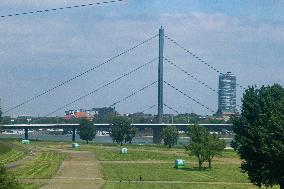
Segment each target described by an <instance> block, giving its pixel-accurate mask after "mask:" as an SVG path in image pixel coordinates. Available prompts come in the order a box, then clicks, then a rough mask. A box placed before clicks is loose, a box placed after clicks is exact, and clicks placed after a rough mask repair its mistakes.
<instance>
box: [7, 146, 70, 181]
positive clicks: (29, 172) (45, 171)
mask: <svg viewBox="0 0 284 189" xmlns="http://www.w3.org/2000/svg"><path fill="white" fill-rule="evenodd" d="M65 156H66V155H65V154H63V153H58V152H42V153H40V155H39V156H38V157H36V158H35V159H34V160H32V161H31V162H28V163H27V164H25V165H22V166H19V167H17V168H15V169H13V170H12V172H13V173H14V174H15V176H16V177H17V178H38V179H46V178H51V177H52V176H53V175H54V174H55V173H56V172H57V170H58V168H59V166H60V164H61V162H62V161H63V160H64V159H65Z"/></svg>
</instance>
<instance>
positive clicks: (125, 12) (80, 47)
mask: <svg viewBox="0 0 284 189" xmlns="http://www.w3.org/2000/svg"><path fill="white" fill-rule="evenodd" d="M94 2H100V1H98V0H96V1H92V0H56V1H54V0H41V1H35V0H1V4H0V15H7V14H14V13H21V12H28V11H36V10H44V9H49V8H58V7H62V6H63V7H66V6H69V5H79V4H86V3H94ZM283 12H284V2H283V1H280V0H271V1H266V0H242V1H240V0H231V1H227V0H202V1H201V0H199V1H198V0H128V1H127V0H126V1H124V2H120V3H113V4H108V5H102V6H91V7H84V8H76V9H68V10H62V11H54V12H48V13H43V14H31V15H23V16H16V17H5V18H0V86H1V90H0V98H1V99H2V101H1V105H2V108H3V110H4V111H5V109H8V108H10V107H12V106H15V105H17V104H19V103H21V102H23V101H25V100H26V99H28V98H30V97H33V96H34V95H37V94H39V93H40V92H42V91H44V90H46V89H48V88H51V87H53V86H55V85H57V84H59V83H60V82H62V81H64V80H67V79H69V78H71V77H73V76H74V75H76V74H78V73H80V72H83V71H85V70H87V69H89V68H91V67H93V66H95V65H98V64H100V63H101V62H103V61H105V60H107V59H108V58H109V57H111V56H114V55H116V54H118V53H120V52H121V51H122V50H124V49H127V48H129V47H131V46H133V45H135V44H137V43H139V42H141V41H143V40H145V39H147V38H149V37H151V36H153V35H155V34H157V33H158V29H159V27H160V26H161V25H163V27H164V28H165V33H166V35H168V36H170V37H171V38H173V39H175V40H176V41H177V42H179V43H181V44H182V45H183V46H185V47H187V48H188V49H190V50H191V51H193V52H194V53H196V54H197V55H198V56H200V57H202V58H203V59H204V60H206V61H207V62H209V63H210V64H211V65H213V66H214V67H216V68H218V69H219V70H221V71H222V72H227V71H231V72H233V73H234V74H235V75H236V76H237V82H238V83H240V84H242V85H244V86H248V85H258V86H260V85H268V84H273V83H279V84H281V85H284V14H283ZM156 57H158V39H157V38H156V39H155V40H153V41H151V42H150V43H148V44H145V45H143V46H141V47H140V48H138V49H136V50H135V51H132V52H130V53H128V54H126V55H124V56H122V57H120V58H118V59H116V60H115V61H112V62H111V63H109V64H107V65H104V66H102V67H100V68H99V69H97V70H95V71H93V72H90V73H89V74H87V75H85V76H84V77H81V78H79V79H77V80H74V81H73V82H71V83H69V84H67V85H65V86H64V87H61V88H59V89H57V90H54V91H53V92H51V93H49V94H48V95H45V96H43V97H42V98H39V99H38V100H35V101H33V102H31V103H29V104H26V105H24V106H22V107H20V108H18V109H16V110H14V111H11V112H9V113H8V115H19V114H31V115H35V116H37V115H45V114H47V113H49V112H51V111H53V110H55V109H56V108H58V107H60V106H63V105H65V104H66V103H68V102H70V101H72V100H74V99H76V98H78V97H80V96H83V95H84V94H86V93H89V92H90V91H92V90H94V89H96V88H98V87H100V86H101V85H103V84H105V83H107V82H109V81H111V80H113V79H115V78H117V77H119V76H120V75H122V74H124V73H125V72H127V71H130V70H131V69H134V68H135V67H137V66H139V65H142V64H144V63H146V62H147V61H149V60H152V59H153V58H156ZM165 57H167V58H169V59H170V60H172V61H173V62H174V63H176V64H178V65H179V66H181V67H183V68H184V69H185V70H187V71H188V72H189V73H190V74H192V75H194V76H195V77H197V78H198V79H200V80H202V81H204V82H206V83H207V84H208V85H210V86H211V87H212V88H216V89H217V87H218V74H217V73H216V72H214V71H212V70H210V69H208V67H206V66H204V65H202V64H201V63H200V62H198V61H196V60H195V59H194V58H193V57H191V56H190V55H189V54H186V53H185V52H184V51H182V50H181V49H179V48H177V47H176V46H174V45H173V44H172V43H171V42H170V41H167V40H166V41H165ZM157 65H158V64H157V63H154V64H151V65H149V66H147V67H145V68H144V69H142V70H140V71H139V72H137V73H136V74H134V75H130V76H128V77H126V78H124V79H122V80H120V81H119V82H117V83H115V84H113V85H111V86H109V87H107V88H104V89H103V90H100V91H99V92H97V93H95V94H93V95H91V96H89V97H88V98H85V99H84V100H82V101H79V102H77V103H74V104H73V105H71V106H69V107H67V108H66V109H80V108H83V109H89V108H92V107H103V106H109V105H111V104H112V103H113V102H115V101H117V100H119V99H121V98H123V97H125V96H127V95H129V94H131V93H132V92H133V91H136V90H139V89H140V88H142V87H143V86H145V85H147V84H149V83H152V82H153V81H156V80H157ZM164 69H165V76H164V79H165V80H166V81H168V82H169V83H172V84H174V85H175V86H176V87H177V88H180V89H181V90H183V91H184V92H186V93H188V94H189V95H191V96H192V97H194V98H195V99H197V100H199V101H200V102H202V103H203V104H206V105H207V106H208V107H209V108H211V109H213V110H217V94H216V93H214V92H212V91H210V90H208V89H207V88H205V87H204V86H202V85H200V84H199V83H197V82H196V81H194V80H192V79H191V78H190V77H188V76H187V75H185V74H184V73H182V72H180V71H179V70H177V69H176V68H175V67H173V66H171V65H169V64H166V63H165V66H164ZM237 91H238V99H237V102H238V104H240V99H241V96H242V92H243V91H242V90H241V89H240V88H237ZM164 101H165V103H166V104H167V105H169V106H172V107H174V108H175V109H176V110H178V111H179V112H180V113H185V112H195V113H199V114H210V113H211V112H208V111H207V110H206V109H204V108H203V107H200V106H199V105H198V104H196V103H195V102H193V101H191V100H189V99H187V98H185V97H184V96H182V95H180V94H179V93H177V92H176V91H174V90H172V89H171V88H168V87H166V86H164ZM154 104H157V87H156V86H153V87H150V88H148V89H146V90H145V91H144V92H143V93H140V94H138V95H136V96H135V97H133V98H130V99H129V100H128V101H126V102H124V103H121V104H118V105H117V106H116V109H117V110H118V111H119V112H121V113H132V112H138V111H142V110H144V109H146V108H147V107H149V106H151V105H154ZM148 112H149V113H156V112H157V108H154V109H152V110H150V111H148ZM165 113H174V112H172V111H171V110H168V109H167V108H166V107H165ZM63 114H64V111H63V110H62V111H59V112H58V113H56V114H54V115H63Z"/></svg>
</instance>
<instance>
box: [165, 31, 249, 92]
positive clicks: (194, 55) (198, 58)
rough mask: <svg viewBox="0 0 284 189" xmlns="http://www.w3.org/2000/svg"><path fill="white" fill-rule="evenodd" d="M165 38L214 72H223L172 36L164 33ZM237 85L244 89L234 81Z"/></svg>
mask: <svg viewBox="0 0 284 189" xmlns="http://www.w3.org/2000/svg"><path fill="white" fill-rule="evenodd" d="M165 37H166V39H168V40H170V41H171V42H172V43H174V44H175V45H176V46H178V47H179V48H181V49H182V50H184V51H185V52H187V53H189V54H190V55H191V56H193V57H194V58H195V59H197V60H198V61H199V62H202V63H203V64H204V65H206V66H208V67H209V68H210V69H212V70H214V71H215V72H217V73H218V74H219V73H221V74H223V73H222V72H221V71H220V70H218V69H217V68H215V67H213V66H212V65H210V64H209V63H208V62H206V61H204V60H203V59H201V58H200V57H198V56H197V55H196V54H194V53H193V52H192V51H190V50H188V49H186V48H185V47H184V46H182V45H180V44H179V43H178V42H176V41H175V40H173V39H172V38H170V37H169V36H167V35H165ZM236 85H237V86H239V87H240V88H241V89H243V90H245V89H246V88H245V87H243V86H242V85H240V84H239V83H236Z"/></svg>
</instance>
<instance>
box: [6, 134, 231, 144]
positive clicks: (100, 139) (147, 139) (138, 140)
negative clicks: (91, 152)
mask: <svg viewBox="0 0 284 189" xmlns="http://www.w3.org/2000/svg"><path fill="white" fill-rule="evenodd" d="M0 138H16V139H23V138H24V135H23V134H0ZM29 138H30V139H31V140H43V141H71V140H72V135H71V134H69V135H48V134H38V133H29ZM76 141H82V140H81V139H80V137H79V135H78V134H76ZM93 141H94V142H95V143H105V144H110V143H113V142H112V139H111V137H110V136H96V137H95V139H94V140H93ZM225 141H226V146H227V147H230V144H231V142H232V139H231V138H225ZM188 142H189V138H188V137H180V138H178V145H183V144H187V143H188ZM132 143H133V144H153V137H152V136H138V137H134V139H133V141H132Z"/></svg>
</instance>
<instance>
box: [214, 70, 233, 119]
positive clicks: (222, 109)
mask: <svg viewBox="0 0 284 189" xmlns="http://www.w3.org/2000/svg"><path fill="white" fill-rule="evenodd" d="M234 113H236V76H235V75H233V74H232V73H231V72H227V73H225V74H220V76H219V96H218V111H217V114H219V115H223V114H234Z"/></svg>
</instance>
